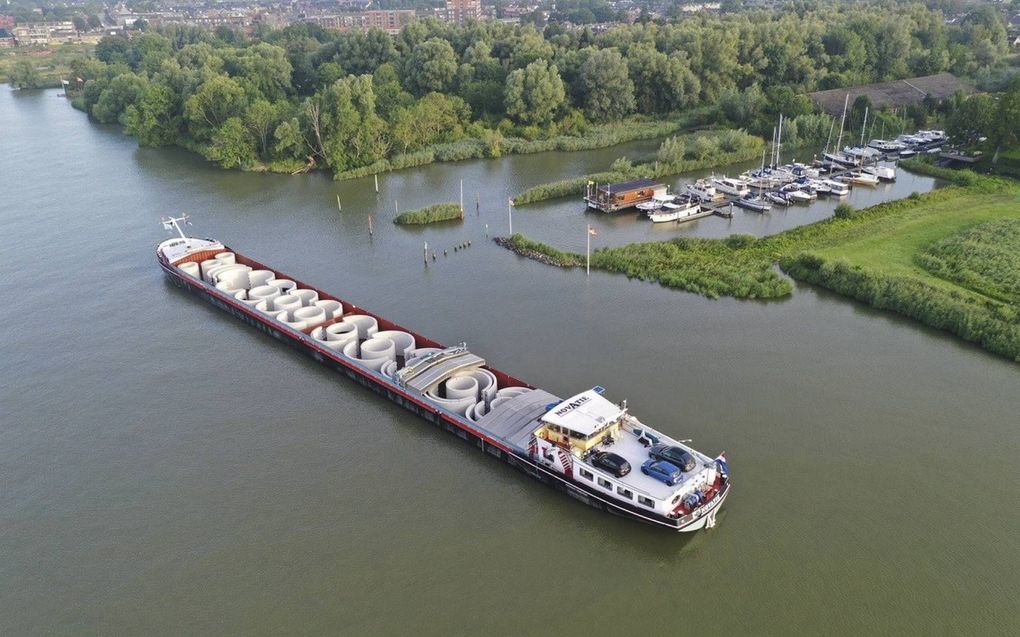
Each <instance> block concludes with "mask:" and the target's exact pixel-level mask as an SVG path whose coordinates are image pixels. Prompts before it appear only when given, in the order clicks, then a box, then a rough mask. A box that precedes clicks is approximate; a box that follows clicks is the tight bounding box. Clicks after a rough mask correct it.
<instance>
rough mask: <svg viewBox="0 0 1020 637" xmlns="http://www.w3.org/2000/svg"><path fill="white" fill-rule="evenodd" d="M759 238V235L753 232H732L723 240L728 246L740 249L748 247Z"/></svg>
mask: <svg viewBox="0 0 1020 637" xmlns="http://www.w3.org/2000/svg"><path fill="white" fill-rule="evenodd" d="M757 240H758V237H756V236H754V235H753V234H731V235H730V236H728V237H726V238H725V239H724V240H723V242H724V243H725V244H726V247H728V248H733V249H738V248H746V247H747V246H749V245H751V244H753V243H754V242H755V241H757Z"/></svg>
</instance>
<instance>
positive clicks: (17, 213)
mask: <svg viewBox="0 0 1020 637" xmlns="http://www.w3.org/2000/svg"><path fill="white" fill-rule="evenodd" d="M83 118H84V116H83V115H82V114H81V113H79V112H77V111H74V110H72V109H71V108H70V107H69V105H68V104H67V103H66V102H65V101H64V100H63V99H62V98H59V97H57V96H56V93H55V92H53V91H48V92H30V93H25V94H17V93H15V92H12V91H10V90H8V88H7V87H5V86H0V188H2V192H3V194H4V196H3V197H2V198H0V232H2V236H3V246H2V248H0V282H2V290H3V299H4V300H3V303H0V346H2V350H0V351H2V352H3V375H2V377H0V634H4V635H28V634H73V635H79V634H131V635H134V634H150V633H172V634H214V635H229V634H322V633H325V634H341V635H405V634H418V635H460V634H472V635H490V634H491V635H497V634H505V635H521V634H562V635H588V634H647V633H649V632H650V631H655V633H656V634H691V633H706V632H707V633H708V634H775V635H786V634H790V633H793V632H797V633H807V634H876V633H878V634H923V635H930V634H946V635H949V634H968V635H996V634H1003V635H1006V634H1017V632H1018V631H1020V539H1018V538H1020V507H1018V506H1017V500H1018V494H1020V462H1018V457H1020V432H1018V421H1020V418H1018V413H1020V391H1018V390H1020V368H1018V366H1017V365H1015V364H1012V363H1008V362H1005V361H1003V360H1000V359H998V358H995V357H993V356H990V355H988V354H986V353H984V352H982V351H980V350H978V349H976V348H974V347H971V346H969V345H966V344H964V343H961V342H960V341H958V340H956V339H954V338H952V337H949V336H946V335H944V334H941V333H938V332H934V331H932V330H928V329H924V328H921V327H918V326H917V325H915V324H913V323H910V322H908V321H905V320H902V319H900V318H897V317H895V316H892V315H889V314H884V313H880V312H875V311H872V310H870V309H868V308H865V307H863V306H860V305H858V304H855V303H851V302H848V301H846V300H844V299H841V298H839V297H836V296H834V295H831V294H828V293H826V292H824V291H820V290H816V289H813V288H810V287H806V286H797V288H796V290H795V293H794V294H793V296H792V297H790V298H788V299H785V300H782V301H776V302H769V303H762V302H747V301H735V300H732V299H722V300H716V301H710V300H707V299H704V298H701V297H698V296H694V295H690V294H685V293H679V292H675V291H670V290H666V289H664V288H661V287H659V286H656V285H650V284H645V283H639V282H634V281H628V280H627V279H626V278H624V277H622V276H616V275H609V274H603V273H593V274H592V276H591V279H590V280H586V279H585V278H584V276H583V274H580V273H579V272H576V271H574V272H570V271H561V270H557V269H551V268H546V267H543V266H541V265H538V264H536V263H533V262H530V261H527V260H523V259H520V258H517V257H516V256H514V255H512V254H510V253H508V252H506V251H503V250H501V249H499V248H497V247H496V246H494V245H492V243H491V242H489V241H486V240H485V233H486V228H485V226H486V224H488V226H489V232H490V234H495V233H505V225H506V216H507V212H506V203H505V202H506V200H507V197H508V196H511V195H513V194H515V193H517V192H519V191H520V190H522V189H523V188H524V187H527V186H530V185H533V184H536V183H540V182H543V181H548V180H550V179H558V178H565V177H569V176H574V175H578V174H582V173H584V172H586V171H590V170H601V169H604V168H605V167H606V166H608V164H609V163H610V162H611V161H612V159H613V158H615V157H616V156H618V155H619V154H627V155H628V156H630V157H632V158H638V159H639V158H641V157H645V156H648V155H649V154H651V153H652V152H654V148H655V143H654V142H641V143H635V144H628V145H626V147H625V148H624V149H623V150H620V149H609V150H604V151H595V152H590V153H573V154H560V153H548V154H542V155H531V156H523V157H510V158H505V159H501V160H497V161H470V162H462V163H455V164H440V165H434V166H429V167H425V168H422V169H418V170H411V171H405V172H401V173H396V174H389V175H384V176H382V177H381V178H380V185H381V192H380V193H379V195H376V194H375V193H374V192H372V188H371V179H368V180H362V181H356V182H346V183H341V184H335V183H333V182H331V181H329V180H328V179H327V178H324V177H323V176H321V175H311V176H301V177H288V176H274V175H252V174H240V173H235V172H225V171H220V170H216V169H213V168H211V167H209V166H207V165H206V164H205V163H204V162H202V161H201V160H199V159H196V158H195V157H193V156H191V155H188V154H186V153H183V152H179V151H176V150H152V149H139V148H137V146H136V144H135V142H134V140H132V139H130V138H127V137H124V136H122V135H121V134H120V133H119V132H118V131H117V130H115V129H112V128H105V127H100V126H96V125H90V124H87V123H86V122H85V121H84V119H83ZM461 179H463V180H464V184H465V199H466V200H467V202H468V215H467V218H466V219H465V221H464V223H462V224H454V225H446V226H441V227H434V228H428V229H425V230H407V229H402V228H396V227H394V226H393V225H392V224H391V223H390V220H391V219H392V216H393V214H394V213H393V210H394V207H395V206H394V202H397V205H398V206H399V207H400V208H401V209H408V208H411V207H418V206H421V205H426V204H431V203H435V202H438V201H444V200H447V201H452V200H455V199H456V198H457V197H458V194H459V193H458V189H459V181H460V180H461ZM931 187H932V182H931V181H930V180H927V179H924V178H917V177H902V178H901V180H900V181H899V182H898V183H897V184H896V185H895V186H891V187H882V188H881V189H878V190H876V191H875V192H872V193H866V194H857V193H861V192H862V191H861V190H858V191H856V192H855V195H854V197H855V203H856V204H857V205H866V204H867V203H870V202H873V201H875V200H877V199H880V198H882V197H883V196H892V195H897V194H899V195H904V194H908V193H909V192H910V191H913V190H918V191H923V190H928V189H930V188H931ZM886 188H891V189H893V191H894V192H891V193H889V192H886V190H885V189H886ZM337 194H339V195H340V196H341V199H342V202H343V212H342V213H338V211H337V208H336V195H337ZM476 194H477V195H478V197H479V200H480V206H479V209H478V211H477V212H476V211H475V207H474V201H475V196H476ZM182 211H188V212H191V213H193V215H194V220H195V228H194V230H195V232H196V234H200V235H207V236H213V237H217V238H220V239H221V240H223V241H225V242H227V243H228V244H229V245H232V246H234V247H236V248H237V249H240V250H242V251H244V252H245V253H247V254H250V255H251V256H253V257H256V258H259V259H262V260H265V261H267V262H269V263H271V264H273V265H275V266H277V267H279V268H282V269H283V270H285V271H287V272H289V273H292V274H294V275H296V276H300V277H302V278H303V279H305V280H307V281H309V282H312V283H315V284H317V285H318V286H320V287H322V288H324V289H327V290H330V291H333V292H335V293H337V294H339V295H340V296H343V297H345V298H347V299H350V300H353V301H355V302H357V303H359V304H361V305H364V306H366V307H369V308H372V309H373V310H375V311H377V312H380V313H382V314H384V315H386V316H388V317H390V318H392V319H394V320H397V321H398V322H401V323H404V324H406V325H407V326H409V327H412V328H414V329H416V330H418V331H421V332H423V333H424V334H427V335H430V336H432V337H434V338H437V339H439V340H442V341H445V342H447V343H454V342H459V341H462V340H463V341H467V342H468V343H469V344H470V345H471V347H472V350H473V351H476V352H477V353H479V354H481V355H483V356H485V357H486V358H487V359H488V360H490V361H491V362H492V363H493V364H494V365H496V366H497V367H499V368H501V369H503V370H506V371H508V372H510V373H512V374H515V375H518V376H520V377H521V378H524V379H527V380H528V381H530V382H532V383H535V384H537V385H539V386H542V387H545V388H547V389H549V390H551V391H553V392H556V393H559V394H561V395H566V394H569V393H571V392H574V391H579V390H582V389H585V388H588V387H591V386H592V385H595V384H602V385H605V386H606V387H608V388H609V395H610V397H612V398H613V399H622V398H627V399H628V400H629V402H630V405H631V406H632V409H633V411H634V412H635V413H636V414H637V415H638V416H639V417H641V418H642V419H645V420H647V421H650V422H653V423H655V424H656V425H657V426H658V427H660V428H662V429H664V430H665V431H667V432H669V433H671V434H673V435H674V436H677V437H681V438H685V437H690V438H693V439H694V441H695V444H696V445H697V446H698V447H699V448H701V449H703V450H705V451H706V452H709V453H716V452H719V451H722V450H726V451H727V452H728V455H729V457H730V459H731V463H730V464H731V467H732V469H733V476H734V487H735V488H734V490H733V494H732V497H731V498H730V499H729V500H728V501H727V503H726V506H725V508H724V510H723V512H722V513H721V514H720V516H719V525H718V526H717V527H716V528H715V529H713V530H712V531H710V532H707V533H700V534H698V535H695V536H693V537H691V536H674V535H668V534H664V533H662V532H660V531H658V530H656V529H651V528H645V527H643V526H639V525H636V524H634V523H631V522H627V521H624V520H619V519H616V518H613V517H611V516H608V515H606V514H603V513H599V512H597V511H594V510H589V509H587V508H585V507H583V506H581V505H579V504H577V503H575V502H574V501H573V500H570V499H569V498H566V497H563V496H562V495H560V494H557V493H555V492H553V491H551V490H549V489H546V488H544V487H542V486H541V485H539V484H538V483H535V482H533V481H531V480H530V479H527V478H526V477H525V476H524V475H523V474H520V473H518V472H516V471H515V470H513V469H511V468H509V467H506V466H504V465H502V464H499V463H497V462H495V461H493V460H491V459H489V458H486V457H485V456H483V455H482V454H480V453H478V452H477V451H476V450H473V449H472V448H470V447H468V446H466V445H464V444H462V443H459V442H458V441H457V439H455V438H453V437H451V436H449V435H447V434H444V433H442V432H439V431H437V430H434V429H433V428H431V427H429V426H427V425H425V424H424V423H423V422H422V421H420V420H419V419H417V418H415V417H413V416H411V415H410V414H408V413H406V412H404V411H402V410H400V409H399V408H397V407H395V406H393V405H391V404H389V403H388V402H385V401H383V400H381V399H379V398H377V397H375V396H374V395H370V394H369V393H368V392H366V391H364V390H362V389H359V388H357V387H356V386H354V385H353V384H352V383H350V382H348V381H346V380H345V379H342V378H340V377H339V376H338V375H336V374H334V373H332V372H330V371H328V370H326V369H325V368H322V367H321V366H318V365H316V364H314V363H313V362H311V361H310V360H306V359H305V358H303V357H302V356H300V355H298V354H296V353H295V352H293V351H291V350H289V349H288V348H286V347H284V346H282V345H279V344H278V343H276V342H273V341H271V340H269V339H267V338H265V337H262V336H261V335H259V334H257V333H255V332H254V331H253V330H250V329H248V328H246V327H244V326H242V325H241V324H239V323H238V322H237V321H235V320H233V319H230V318H228V317H226V316H225V315H223V314H222V313H220V312H218V311H215V310H214V309H212V308H210V307H208V306H206V305H204V304H202V303H200V302H197V301H196V300H195V299H193V298H191V297H188V296H185V295H183V294H182V293H179V292H178V291H177V290H176V289H174V288H172V287H171V286H169V285H168V284H167V283H165V282H164V280H163V277H162V275H161V273H160V271H159V269H158V268H157V266H156V263H155V260H154V254H153V247H154V245H155V244H156V242H158V241H159V240H161V239H162V238H164V236H165V235H164V233H163V232H162V231H161V230H160V228H159V226H158V223H157V220H158V217H159V215H161V214H164V213H176V212H182ZM370 213H371V214H373V215H374V221H375V228H376V232H375V236H374V237H373V238H372V239H369V237H368V233H367V216H368V215H369V214H370ZM828 213H829V210H828V208H827V207H826V205H823V204H817V205H814V206H810V207H804V206H797V207H793V208H791V209H789V210H786V211H779V212H773V213H772V214H771V215H768V216H764V217H763V216H759V215H755V214H753V213H744V212H738V213H737V215H736V217H735V218H734V219H733V220H732V221H729V222H727V221H724V220H722V219H716V218H708V219H704V220H701V221H698V222H696V223H695V224H693V225H688V226H685V227H683V228H681V229H676V228H672V229H669V230H660V229H659V228H655V227H653V226H652V224H650V223H647V222H645V221H643V220H639V219H638V218H637V216H636V215H630V216H627V215H625V216H621V217H613V218H605V217H597V216H592V215H588V216H585V214H584V212H583V209H582V207H581V206H580V205H579V204H578V203H577V202H576V201H570V200H560V201H555V202H549V203H548V204H541V205H534V206H528V207H522V208H520V209H518V210H517V211H515V215H514V229H515V230H519V231H523V232H525V233H527V234H529V235H531V236H534V237H536V238H540V239H542V240H545V241H549V242H552V243H555V244H557V245H560V246H563V247H567V248H575V249H576V248H578V247H581V246H583V241H584V226H585V224H586V223H587V222H593V223H595V224H596V225H598V226H599V227H600V228H602V229H603V232H601V233H600V235H599V237H598V238H597V241H598V242H600V244H601V245H607V244H621V243H625V242H628V241H633V240H639V239H640V240H643V239H649V238H659V237H668V236H676V235H678V234H682V233H686V234H694V235H701V236H724V235H726V234H729V233H731V232H754V233H756V234H767V233H771V232H775V231H777V230H781V229H783V228H787V227H791V226H794V225H798V224H800V223H803V222H806V221H811V220H815V219H819V218H822V217H824V216H826V215H827V214H828ZM425 240H427V241H428V242H429V244H430V246H433V247H436V248H438V249H440V250H442V248H444V247H449V248H452V246H453V245H455V244H457V243H460V242H464V241H467V240H470V241H472V246H471V247H470V248H469V249H467V250H464V251H459V252H457V253H454V252H453V251H452V250H451V251H450V256H448V257H445V258H444V257H442V256H440V257H439V260H438V261H437V262H436V263H435V264H434V265H433V266H432V267H429V268H428V269H425V268H423V266H422V264H421V250H422V242H423V241H425Z"/></svg>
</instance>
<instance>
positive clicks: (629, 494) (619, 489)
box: [616, 487, 634, 500]
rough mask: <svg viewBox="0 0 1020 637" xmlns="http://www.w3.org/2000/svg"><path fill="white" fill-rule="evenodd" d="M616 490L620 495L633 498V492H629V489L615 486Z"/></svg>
mask: <svg viewBox="0 0 1020 637" xmlns="http://www.w3.org/2000/svg"><path fill="white" fill-rule="evenodd" d="M616 492H617V493H619V494H620V495H622V496H623V497H625V498H627V499H628V500H633V499H634V494H633V493H632V492H631V490H630V489H624V488H623V487H616Z"/></svg>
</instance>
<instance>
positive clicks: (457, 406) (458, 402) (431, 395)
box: [425, 389, 475, 415]
mask: <svg viewBox="0 0 1020 637" xmlns="http://www.w3.org/2000/svg"><path fill="white" fill-rule="evenodd" d="M425 397H426V398H428V399H429V400H431V401H432V402H434V403H436V404H437V405H440V406H442V407H445V408H446V409H449V410H450V411H455V412H457V413H459V414H465V415H467V411H468V409H472V408H474V406H475V401H474V399H473V398H471V397H470V396H468V397H466V398H456V399H450V398H440V397H439V396H438V395H437V394H436V393H435V390H434V389H433V390H430V391H427V392H425Z"/></svg>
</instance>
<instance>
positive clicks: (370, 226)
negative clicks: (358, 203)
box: [368, 215, 375, 237]
mask: <svg viewBox="0 0 1020 637" xmlns="http://www.w3.org/2000/svg"><path fill="white" fill-rule="evenodd" d="M373 234H375V232H374V231H373V229H372V215H368V236H370V237H371V236H372V235H373Z"/></svg>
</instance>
